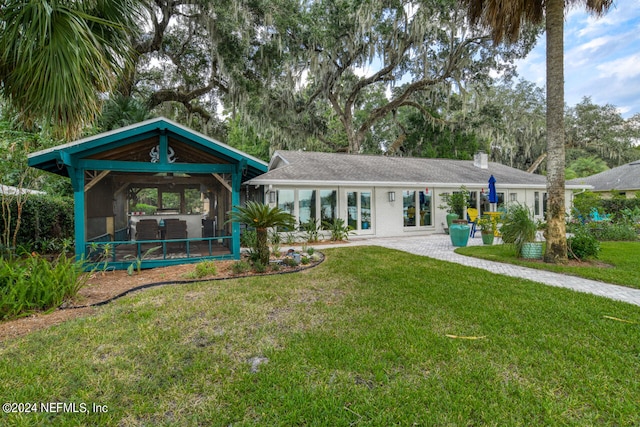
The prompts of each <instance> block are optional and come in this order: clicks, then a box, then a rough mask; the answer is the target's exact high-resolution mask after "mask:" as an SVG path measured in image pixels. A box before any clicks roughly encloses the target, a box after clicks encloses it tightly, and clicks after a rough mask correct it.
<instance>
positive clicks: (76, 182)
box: [69, 168, 86, 261]
mask: <svg viewBox="0 0 640 427" xmlns="http://www.w3.org/2000/svg"><path fill="white" fill-rule="evenodd" d="M69 175H71V185H72V186H73V214H74V216H75V221H74V227H75V238H76V260H78V261H80V260H82V259H83V258H85V255H86V254H85V249H86V248H85V246H86V245H85V240H86V226H85V219H86V218H85V216H86V215H85V197H84V170H83V169H76V168H74V169H73V173H70V174H69Z"/></svg>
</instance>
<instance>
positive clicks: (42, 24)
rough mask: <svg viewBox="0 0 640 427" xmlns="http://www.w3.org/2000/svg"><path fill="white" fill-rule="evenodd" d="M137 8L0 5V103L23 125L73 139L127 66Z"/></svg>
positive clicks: (130, 0) (38, 2)
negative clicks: (37, 126)
mask: <svg viewBox="0 0 640 427" xmlns="http://www.w3.org/2000/svg"><path fill="white" fill-rule="evenodd" d="M143 1H144V0H109V1H105V0H99V1H87V0H84V1H81V0H79V1H70V0H31V1H20V0H0V95H1V96H2V97H4V98H5V99H6V100H7V101H8V102H9V104H10V105H11V106H12V107H13V108H14V109H15V110H16V112H17V113H18V115H19V117H20V119H21V121H23V122H24V123H26V124H31V123H36V122H39V123H40V124H41V125H45V126H49V125H50V126H52V127H53V130H54V133H55V134H56V135H57V136H64V137H66V138H69V139H71V138H74V137H77V136H78V135H79V133H80V131H81V129H82V128H83V126H85V125H87V124H90V123H91V122H92V121H93V119H94V118H95V116H96V115H97V114H98V113H99V112H100V104H101V102H100V99H101V94H102V93H105V92H109V91H110V90H111V87H112V85H113V84H114V83H115V81H116V78H117V76H118V74H119V73H120V70H121V68H122V67H123V66H124V64H126V62H127V61H128V60H129V58H128V55H129V53H128V52H130V51H131V49H130V46H129V39H130V38H129V34H130V31H131V30H132V29H135V28H137V24H138V23H139V22H140V20H139V19H138V17H139V16H140V15H139V13H138V11H140V10H141V4H142V2H143Z"/></svg>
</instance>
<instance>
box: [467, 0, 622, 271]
mask: <svg viewBox="0 0 640 427" xmlns="http://www.w3.org/2000/svg"><path fill="white" fill-rule="evenodd" d="M461 1H462V3H463V4H464V5H465V6H466V7H467V10H468V15H469V18H470V20H471V21H472V22H473V23H476V24H480V25H483V26H485V27H487V28H489V29H491V31H492V34H493V39H494V41H495V42H496V43H499V42H502V41H505V40H506V41H509V42H513V41H515V40H517V39H518V37H519V36H520V29H521V27H522V26H523V25H524V24H527V23H530V24H536V25H537V24H541V23H542V22H543V21H545V26H546V34H547V193H548V209H547V230H546V233H545V238H546V240H547V247H546V253H545V255H544V259H545V261H546V262H564V261H566V260H567V239H566V227H565V196H564V191H565V185H564V181H565V175H564V168H565V150H564V39H563V37H564V10H565V4H566V5H572V4H575V5H580V6H585V7H586V8H587V11H589V12H592V13H595V14H603V13H604V12H606V11H607V10H608V9H609V7H610V6H611V4H612V0H461Z"/></svg>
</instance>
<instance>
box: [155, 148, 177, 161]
mask: <svg viewBox="0 0 640 427" xmlns="http://www.w3.org/2000/svg"><path fill="white" fill-rule="evenodd" d="M149 157H151V163H158V162H159V161H160V145H156V146H155V147H153V148H152V149H151V151H149ZM175 161H176V152H175V151H174V150H173V148H171V147H167V162H169V163H175Z"/></svg>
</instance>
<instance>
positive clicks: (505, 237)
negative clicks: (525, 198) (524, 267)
mask: <svg viewBox="0 0 640 427" xmlns="http://www.w3.org/2000/svg"><path fill="white" fill-rule="evenodd" d="M536 232H537V225H536V222H535V221H534V219H533V215H532V213H531V210H530V209H529V208H528V207H527V206H526V205H522V204H520V203H514V204H511V205H509V206H508V207H507V211H506V212H505V213H504V215H503V216H502V227H500V233H501V234H502V241H503V242H504V243H507V244H510V245H513V247H514V249H515V252H516V256H522V257H523V258H538V259H539V258H542V242H536Z"/></svg>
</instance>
